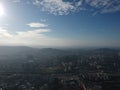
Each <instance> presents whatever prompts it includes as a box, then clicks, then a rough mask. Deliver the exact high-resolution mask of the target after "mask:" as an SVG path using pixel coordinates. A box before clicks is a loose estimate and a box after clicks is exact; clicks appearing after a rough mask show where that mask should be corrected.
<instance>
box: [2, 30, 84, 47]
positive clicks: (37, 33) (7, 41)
mask: <svg viewBox="0 0 120 90" xmlns="http://www.w3.org/2000/svg"><path fill="white" fill-rule="evenodd" d="M50 31H51V30H49V29H36V30H28V31H16V33H14V34H13V33H11V32H9V30H8V29H7V28H6V29H3V28H0V45H22V46H23V45H25V46H48V47H56V46H57V47H73V46H78V45H80V41H78V40H71V39H62V38H53V37H50V36H47V35H45V33H49V32H50ZM82 44H85V43H83V42H82Z"/></svg>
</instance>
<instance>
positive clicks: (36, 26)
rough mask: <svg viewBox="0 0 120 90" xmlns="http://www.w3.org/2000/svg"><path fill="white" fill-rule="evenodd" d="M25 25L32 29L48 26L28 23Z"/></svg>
mask: <svg viewBox="0 0 120 90" xmlns="http://www.w3.org/2000/svg"><path fill="white" fill-rule="evenodd" d="M27 25H28V26H30V27H33V28H44V27H47V26H48V25H46V24H43V23H29V24H27Z"/></svg>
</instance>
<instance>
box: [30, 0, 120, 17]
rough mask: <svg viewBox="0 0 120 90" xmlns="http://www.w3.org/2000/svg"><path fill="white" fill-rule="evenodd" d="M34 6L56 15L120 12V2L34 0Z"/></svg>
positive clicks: (99, 0) (111, 0)
mask: <svg viewBox="0 0 120 90" xmlns="http://www.w3.org/2000/svg"><path fill="white" fill-rule="evenodd" d="M32 1H33V4H34V5H36V6H38V7H40V8H42V10H43V11H48V12H50V13H52V14H54V15H67V14H70V13H72V12H78V11H79V12H80V11H85V10H86V11H91V10H92V11H93V12H94V13H95V12H99V13H111V12H118V11H120V0H32Z"/></svg>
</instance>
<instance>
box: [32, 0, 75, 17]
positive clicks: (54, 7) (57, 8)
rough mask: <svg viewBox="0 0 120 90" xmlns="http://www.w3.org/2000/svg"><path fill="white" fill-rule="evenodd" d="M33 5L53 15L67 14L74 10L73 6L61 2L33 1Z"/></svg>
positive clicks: (59, 0)
mask: <svg viewBox="0 0 120 90" xmlns="http://www.w3.org/2000/svg"><path fill="white" fill-rule="evenodd" d="M33 3H34V4H35V5H37V6H41V7H43V8H42V9H43V10H46V11H49V12H50V13H53V14H55V15H56V14H59V15H63V14H68V11H71V10H74V6H73V5H72V4H71V3H70V2H63V1H62V0H33Z"/></svg>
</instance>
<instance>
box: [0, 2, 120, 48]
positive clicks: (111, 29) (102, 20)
mask: <svg viewBox="0 0 120 90" xmlns="http://www.w3.org/2000/svg"><path fill="white" fill-rule="evenodd" d="M0 7H1V8H2V9H3V12H4V14H3V15H1V13H2V12H1V9H0V45H26V46H48V47H119V46H120V0H0Z"/></svg>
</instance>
